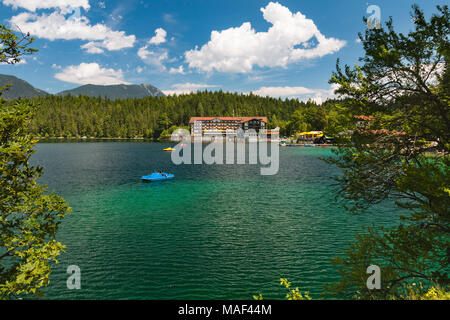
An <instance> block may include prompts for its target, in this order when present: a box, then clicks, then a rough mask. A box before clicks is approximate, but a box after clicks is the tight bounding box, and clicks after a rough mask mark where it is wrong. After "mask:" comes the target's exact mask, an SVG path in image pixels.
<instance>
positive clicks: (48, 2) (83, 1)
mask: <svg viewBox="0 0 450 320" xmlns="http://www.w3.org/2000/svg"><path fill="white" fill-rule="evenodd" d="M2 2H3V4H4V5H6V6H12V7H13V8H14V9H17V8H24V9H27V10H28V11H36V10H37V9H50V8H59V9H62V10H67V9H69V8H80V7H81V8H83V9H85V10H88V9H89V8H90V6H89V0H2Z"/></svg>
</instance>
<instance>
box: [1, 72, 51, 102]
mask: <svg viewBox="0 0 450 320" xmlns="http://www.w3.org/2000/svg"><path fill="white" fill-rule="evenodd" d="M8 84H11V85H12V86H10V87H8V88H7V89H6V90H4V91H3V93H2V95H1V97H2V98H3V99H5V100H13V99H17V98H33V97H37V96H45V95H48V93H47V92H45V91H42V90H39V89H36V88H35V87H33V86H32V85H31V84H29V83H28V82H26V81H24V80H22V79H19V78H17V77H16V76H11V75H7V74H0V88H2V87H4V86H6V85H8Z"/></svg>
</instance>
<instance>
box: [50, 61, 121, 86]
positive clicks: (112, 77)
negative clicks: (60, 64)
mask: <svg viewBox="0 0 450 320" xmlns="http://www.w3.org/2000/svg"><path fill="white" fill-rule="evenodd" d="M55 78H56V79H58V80H61V81H65V82H70V83H76V84H96V85H114V84H128V82H126V81H124V80H123V71H122V70H121V69H119V70H114V69H108V68H102V67H100V65H99V64H98V63H84V62H83V63H81V64H80V65H78V66H68V67H66V68H64V69H63V70H62V71H61V72H59V73H57V74H55Z"/></svg>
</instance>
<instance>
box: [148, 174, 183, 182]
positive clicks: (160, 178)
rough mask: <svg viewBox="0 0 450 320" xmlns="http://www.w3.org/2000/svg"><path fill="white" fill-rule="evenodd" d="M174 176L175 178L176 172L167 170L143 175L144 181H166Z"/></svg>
mask: <svg viewBox="0 0 450 320" xmlns="http://www.w3.org/2000/svg"><path fill="white" fill-rule="evenodd" d="M173 178H175V175H174V174H171V173H165V172H154V173H152V174H151V175H148V176H142V177H141V179H142V181H144V182H153V181H164V180H171V179H173Z"/></svg>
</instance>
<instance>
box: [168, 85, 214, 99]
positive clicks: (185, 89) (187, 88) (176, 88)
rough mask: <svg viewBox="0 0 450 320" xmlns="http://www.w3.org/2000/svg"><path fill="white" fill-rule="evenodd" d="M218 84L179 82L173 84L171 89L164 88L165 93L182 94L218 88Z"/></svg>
mask: <svg viewBox="0 0 450 320" xmlns="http://www.w3.org/2000/svg"><path fill="white" fill-rule="evenodd" d="M218 87H219V86H218V85H214V84H205V83H190V82H188V83H177V84H174V85H172V89H171V90H163V92H164V94H165V95H168V96H170V95H174V94H176V95H180V94H189V93H192V92H197V91H201V90H205V89H210V88H218Z"/></svg>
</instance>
